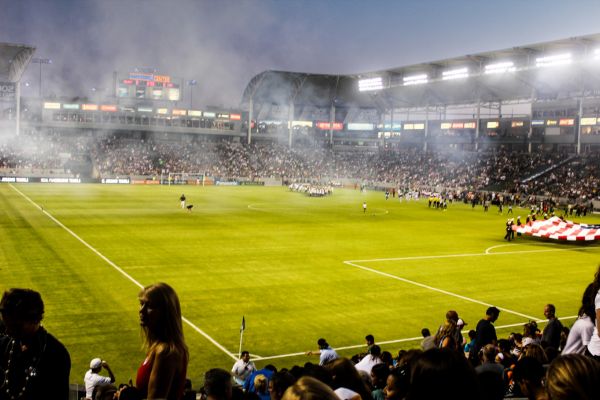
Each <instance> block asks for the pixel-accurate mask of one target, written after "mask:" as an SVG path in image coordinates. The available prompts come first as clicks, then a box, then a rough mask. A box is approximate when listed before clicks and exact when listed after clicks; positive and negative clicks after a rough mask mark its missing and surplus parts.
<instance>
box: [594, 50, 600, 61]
mask: <svg viewBox="0 0 600 400" xmlns="http://www.w3.org/2000/svg"><path fill="white" fill-rule="evenodd" d="M592 58H593V59H594V60H600V49H596V50H594V55H593V56H592Z"/></svg>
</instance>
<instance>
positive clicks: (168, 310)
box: [139, 282, 188, 358]
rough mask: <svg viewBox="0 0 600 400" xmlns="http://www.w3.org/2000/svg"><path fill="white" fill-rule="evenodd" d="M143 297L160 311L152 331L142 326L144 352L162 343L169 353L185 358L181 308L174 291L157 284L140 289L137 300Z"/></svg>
mask: <svg viewBox="0 0 600 400" xmlns="http://www.w3.org/2000/svg"><path fill="white" fill-rule="evenodd" d="M144 296H146V297H147V298H148V300H150V301H151V302H152V304H153V306H154V307H156V308H157V309H158V310H159V311H160V321H159V322H158V323H157V324H156V326H155V327H153V329H150V328H149V327H147V326H142V331H143V332H144V346H145V348H146V350H147V351H148V350H150V349H152V348H153V347H154V346H156V345H157V344H159V343H163V344H165V345H166V346H167V348H168V349H169V350H170V351H176V350H179V351H182V352H183V353H184V355H185V357H186V358H187V357H188V350H187V346H186V344H185V340H184V338H183V323H182V318H181V307H180V305H179V298H178V297H177V293H175V290H174V289H173V288H172V287H171V286H169V285H167V284H166V283H163V282H158V283H155V284H152V285H149V286H146V287H145V288H144V289H142V291H141V292H140V294H139V298H140V299H141V298H142V297H144Z"/></svg>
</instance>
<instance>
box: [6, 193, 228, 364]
mask: <svg viewBox="0 0 600 400" xmlns="http://www.w3.org/2000/svg"><path fill="white" fill-rule="evenodd" d="M9 186H10V187H11V188H12V189H13V190H14V191H15V192H17V193H18V194H20V195H21V196H22V197H23V198H24V199H25V200H27V201H28V202H29V203H31V204H32V205H33V206H34V207H36V208H37V209H38V210H40V211H41V212H42V213H44V214H45V215H46V216H47V217H48V218H50V219H51V220H52V221H53V222H54V223H55V224H56V225H58V226H60V227H61V228H62V229H64V230H65V231H66V232H67V233H69V234H70V235H71V236H73V237H74V238H75V239H77V241H79V242H80V243H81V244H83V245H84V246H85V247H87V248H88V249H90V250H91V251H92V252H93V253H94V254H96V255H97V256H98V257H100V258H101V259H102V260H103V261H104V262H106V263H107V264H108V265H110V266H111V267H113V268H114V269H115V270H117V271H118V272H119V273H120V274H121V275H123V276H124V277H125V278H127V279H129V280H130V281H131V282H133V284H134V285H136V286H137V287H139V288H140V289H143V288H144V285H142V284H141V283H139V282H138V281H137V280H135V279H134V278H133V277H132V276H131V275H129V274H128V273H127V272H125V271H124V270H123V269H122V268H121V267H119V266H118V265H117V264H115V263H114V262H112V261H111V260H110V259H109V258H108V257H106V256H105V255H104V254H102V253H100V252H99V251H98V250H96V249H95V248H94V247H92V245H90V244H89V243H88V242H86V241H85V240H83V239H82V238H81V237H79V236H78V235H77V234H76V233H75V232H73V231H72V230H71V229H69V228H68V227H67V226H65V225H64V224H63V223H62V222H60V221H59V220H58V219H56V218H55V217H54V216H53V215H52V214H50V213H49V212H48V211H46V210H44V208H42V207H41V206H40V205H38V204H37V203H36V202H34V201H33V200H31V199H30V198H29V197H28V196H27V195H26V194H25V193H23V192H21V191H20V190H19V189H17V188H16V187H14V186H13V185H12V184H10V183H9ZM181 319H182V320H183V321H184V322H185V323H186V324H187V325H188V326H189V327H190V328H192V329H193V330H195V331H196V332H198V333H199V334H201V335H202V336H204V338H206V340H208V341H209V342H211V343H212V344H213V345H215V346H216V347H217V348H219V349H220V350H221V351H223V352H224V353H225V354H227V355H228V356H229V357H231V358H233V359H234V360H236V361H237V359H238V358H237V357H236V356H235V355H234V354H233V353H231V352H230V351H228V350H227V349H226V348H225V347H223V345H221V344H220V343H219V342H217V341H216V340H215V339H213V338H212V337H210V336H209V335H208V334H207V333H206V332H204V331H203V330H202V329H200V328H198V327H197V326H196V325H195V324H194V323H192V322H191V321H190V320H188V319H187V318H185V317H184V316H181Z"/></svg>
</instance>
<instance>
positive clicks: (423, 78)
mask: <svg viewBox="0 0 600 400" xmlns="http://www.w3.org/2000/svg"><path fill="white" fill-rule="evenodd" d="M403 81H404V86H408V85H422V84H424V83H427V82H429V80H428V78H427V74H420V75H412V76H405V77H404V79H403Z"/></svg>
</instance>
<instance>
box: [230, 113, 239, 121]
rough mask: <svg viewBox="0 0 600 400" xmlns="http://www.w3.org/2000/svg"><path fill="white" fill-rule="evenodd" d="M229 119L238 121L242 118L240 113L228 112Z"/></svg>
mask: <svg viewBox="0 0 600 400" xmlns="http://www.w3.org/2000/svg"><path fill="white" fill-rule="evenodd" d="M229 119H231V120H233V121H239V120H241V119H242V116H241V115H240V114H230V115H229Z"/></svg>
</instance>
